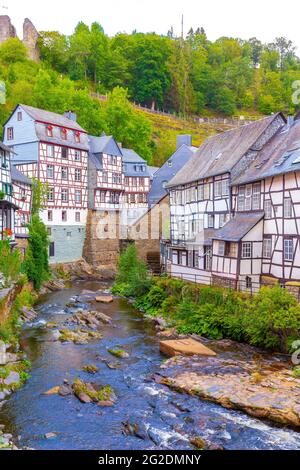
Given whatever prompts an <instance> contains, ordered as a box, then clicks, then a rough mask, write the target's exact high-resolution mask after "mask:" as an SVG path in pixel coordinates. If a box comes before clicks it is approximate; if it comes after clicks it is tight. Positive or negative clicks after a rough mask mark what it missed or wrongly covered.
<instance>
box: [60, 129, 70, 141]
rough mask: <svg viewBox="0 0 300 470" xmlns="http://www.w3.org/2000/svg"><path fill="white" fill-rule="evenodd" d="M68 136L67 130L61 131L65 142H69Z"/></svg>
mask: <svg viewBox="0 0 300 470" xmlns="http://www.w3.org/2000/svg"><path fill="white" fill-rule="evenodd" d="M67 135H68V133H67V129H61V130H60V136H61V138H62V139H63V140H67Z"/></svg>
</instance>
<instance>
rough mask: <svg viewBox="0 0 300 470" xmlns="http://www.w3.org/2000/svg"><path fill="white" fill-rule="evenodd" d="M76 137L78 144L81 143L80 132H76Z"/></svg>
mask: <svg viewBox="0 0 300 470" xmlns="http://www.w3.org/2000/svg"><path fill="white" fill-rule="evenodd" d="M74 138H75V142H76V143H77V144H79V143H80V132H74Z"/></svg>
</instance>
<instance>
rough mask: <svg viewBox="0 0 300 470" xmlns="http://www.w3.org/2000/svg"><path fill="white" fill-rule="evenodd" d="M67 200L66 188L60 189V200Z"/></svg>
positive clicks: (67, 192)
mask: <svg viewBox="0 0 300 470" xmlns="http://www.w3.org/2000/svg"><path fill="white" fill-rule="evenodd" d="M68 201H69V191H68V189H66V188H63V189H62V190H61V202H68Z"/></svg>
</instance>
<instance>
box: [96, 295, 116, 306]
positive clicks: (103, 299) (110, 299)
mask: <svg viewBox="0 0 300 470" xmlns="http://www.w3.org/2000/svg"><path fill="white" fill-rule="evenodd" d="M113 301H114V299H113V297H112V296H111V295H99V296H98V297H96V302H100V303H103V304H110V303H111V302H113Z"/></svg>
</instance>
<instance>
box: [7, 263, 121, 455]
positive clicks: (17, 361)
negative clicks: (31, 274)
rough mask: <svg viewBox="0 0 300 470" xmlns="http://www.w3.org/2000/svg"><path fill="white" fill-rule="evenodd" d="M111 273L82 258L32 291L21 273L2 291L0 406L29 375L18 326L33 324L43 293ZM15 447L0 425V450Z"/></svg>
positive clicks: (57, 268) (53, 272)
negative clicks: (91, 264) (77, 281)
mask: <svg viewBox="0 0 300 470" xmlns="http://www.w3.org/2000/svg"><path fill="white" fill-rule="evenodd" d="M113 275H114V273H112V272H108V271H103V270H101V269H96V268H94V267H92V266H90V265H89V264H87V263H86V262H85V261H83V260H81V261H79V262H76V263H68V264H65V265H57V266H53V267H52V268H51V278H50V279H49V280H47V281H46V282H44V283H43V285H42V287H41V289H40V291H39V292H38V293H37V292H35V291H34V288H33V285H32V283H28V282H27V281H26V280H25V278H24V279H23V277H22V276H21V278H20V280H19V281H17V282H16V283H15V284H14V285H12V286H11V287H10V288H8V289H5V290H1V291H0V292H1V298H0V408H1V407H2V406H3V405H4V404H5V402H6V401H7V400H8V399H9V398H10V397H11V396H12V394H13V393H15V392H16V391H18V390H19V389H20V388H21V387H22V386H23V385H24V384H25V383H26V381H27V380H28V379H29V378H30V368H31V364H30V361H28V360H27V357H26V354H25V353H24V352H23V351H22V350H21V347H20V335H21V328H22V326H24V325H25V324H26V323H28V324H32V323H33V322H34V321H35V319H36V316H37V312H36V311H35V310H34V309H33V307H34V306H35V304H37V303H38V302H39V301H41V299H43V298H44V296H45V295H47V294H49V293H51V292H52V293H53V292H58V291H61V290H63V289H66V288H69V287H70V286H71V283H72V282H74V281H76V280H83V279H85V280H88V279H89V280H98V281H105V280H107V279H108V280H111V279H112V278H113ZM1 448H9V449H17V447H16V445H15V443H14V442H13V441H12V438H11V436H10V434H8V433H5V431H4V426H3V425H0V449H1Z"/></svg>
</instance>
